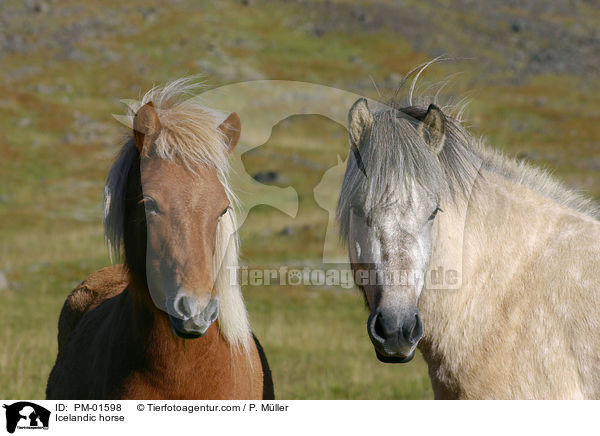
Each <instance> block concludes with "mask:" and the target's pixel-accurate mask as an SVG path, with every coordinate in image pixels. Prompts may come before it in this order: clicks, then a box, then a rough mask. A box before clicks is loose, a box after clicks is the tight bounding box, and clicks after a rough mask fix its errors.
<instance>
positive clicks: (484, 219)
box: [337, 99, 600, 399]
mask: <svg viewBox="0 0 600 436" xmlns="http://www.w3.org/2000/svg"><path fill="white" fill-rule="evenodd" d="M349 134H350V144H351V150H352V151H353V156H352V157H351V158H350V159H349V161H348V166H347V168H346V174H345V177H344V182H343V186H342V190H341V194H340V199H339V203H338V210H337V218H338V220H339V223H340V229H341V235H342V239H343V240H344V241H345V242H346V243H347V244H348V247H349V255H350V261H351V263H352V266H353V269H354V271H355V281H356V282H357V285H358V286H359V287H360V288H361V289H362V291H363V292H364V295H365V299H366V302H367V305H368V307H369V309H370V312H371V313H370V316H369V320H368V325H367V326H368V332H369V336H370V338H371V341H372V342H373V345H374V347H375V351H376V353H377V356H378V357H379V359H380V360H382V361H384V362H407V361H409V360H410V359H411V358H412V356H413V355H414V352H415V349H416V348H419V350H420V351H421V353H422V354H423V356H424V358H425V360H426V362H427V364H428V365H429V374H430V377H431V380H432V385H433V390H434V393H435V397H436V398H445V399H449V398H463V399H475V398H480V399H483V398H490V399H492V398H498V399H500V398H503V399H517V398H518V399H525V398H565V399H566V398H599V397H600V334H599V331H600V221H599V219H600V213H599V211H598V208H597V206H596V205H595V204H594V202H593V201H592V200H589V199H586V198H584V197H582V196H580V195H578V194H576V193H574V192H573V191H572V190H569V189H567V188H566V187H564V186H563V185H562V184H560V183H559V182H557V181H555V180H553V179H552V178H551V177H550V176H549V175H547V174H546V173H544V172H543V171H540V170H537V169H535V168H532V167H530V166H529V165H526V164H524V163H520V162H516V161H514V160H511V159H509V158H507V157H505V156H502V155H500V154H498V153H497V152H494V151H491V150H489V149H487V148H486V147H484V146H483V145H482V144H480V143H479V142H478V141H476V140H474V139H473V137H472V136H471V135H469V133H468V132H467V131H466V130H465V129H464V128H463V127H462V126H461V124H460V122H459V121H457V120H456V119H454V118H452V117H451V116H449V115H448V114H445V113H444V112H443V111H442V110H441V109H440V108H439V107H437V106H436V105H434V104H431V105H429V107H428V108H427V107H421V106H409V107H404V108H399V107H395V108H387V109H384V110H381V111H379V112H376V113H372V112H371V111H370V109H369V107H368V105H367V102H366V100H364V99H360V100H358V101H357V102H356V103H355V104H354V105H353V107H352V108H351V110H350V113H349Z"/></svg>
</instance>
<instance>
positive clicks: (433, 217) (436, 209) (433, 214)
mask: <svg viewBox="0 0 600 436" xmlns="http://www.w3.org/2000/svg"><path fill="white" fill-rule="evenodd" d="M438 212H443V210H442V209H440V207H439V206H438V207H436V208H435V210H434V211H433V212H432V213H431V215H430V216H429V221H432V220H433V219H435V216H436V215H437V214H438Z"/></svg>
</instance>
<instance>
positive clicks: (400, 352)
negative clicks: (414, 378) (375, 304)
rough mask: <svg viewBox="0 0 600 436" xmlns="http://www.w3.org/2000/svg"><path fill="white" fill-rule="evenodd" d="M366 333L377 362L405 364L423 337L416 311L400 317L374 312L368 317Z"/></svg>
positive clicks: (421, 325) (383, 312) (410, 358)
mask: <svg viewBox="0 0 600 436" xmlns="http://www.w3.org/2000/svg"><path fill="white" fill-rule="evenodd" d="M367 331H368V333H369V337H370V338H371V342H372V343H373V347H374V348H375V354H376V355H377V358H378V359H379V361H381V362H384V363H406V362H410V361H411V360H412V359H413V357H414V355H415V349H416V348H417V344H418V343H419V340H420V339H421V337H422V336H423V323H422V322H421V315H420V314H419V311H418V310H417V309H413V310H410V311H409V312H408V313H403V314H401V315H400V316H398V315H395V314H393V313H389V312H386V311H380V310H376V311H373V312H371V315H370V316H369V319H368V321H367Z"/></svg>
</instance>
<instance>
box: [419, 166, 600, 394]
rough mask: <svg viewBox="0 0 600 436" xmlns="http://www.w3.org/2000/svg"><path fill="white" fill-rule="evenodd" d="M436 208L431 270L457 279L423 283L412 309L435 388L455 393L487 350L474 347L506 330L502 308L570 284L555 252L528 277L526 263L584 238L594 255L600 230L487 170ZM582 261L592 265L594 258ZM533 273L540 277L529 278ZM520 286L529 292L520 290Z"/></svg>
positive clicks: (523, 307) (521, 306) (522, 306)
mask: <svg viewBox="0 0 600 436" xmlns="http://www.w3.org/2000/svg"><path fill="white" fill-rule="evenodd" d="M442 208H443V210H444V213H440V214H439V215H438V216H439V219H436V223H435V228H434V247H433V254H432V259H431V263H430V273H431V271H434V270H436V269H439V268H440V267H441V268H442V270H443V271H450V270H454V271H457V272H458V281H457V282H458V283H456V284H455V285H452V284H448V285H446V286H440V287H439V289H432V288H431V287H430V288H426V289H424V290H423V292H422V294H421V297H420V300H419V309H420V311H421V314H422V317H423V323H424V337H423V339H422V341H421V343H420V345H419V348H420V350H421V351H422V353H423V356H424V358H425V360H426V361H427V362H428V364H429V366H430V374H431V376H432V381H433V385H434V389H435V387H436V384H437V385H438V390H439V391H440V392H442V393H443V394H442V396H446V395H447V396H455V395H459V394H460V392H461V390H462V389H463V388H464V386H465V385H466V384H467V382H466V381H465V378H466V377H467V376H466V374H469V372H470V370H471V369H472V368H473V366H474V365H477V362H476V361H477V360H478V359H479V360H481V359H487V358H488V357H489V356H478V354H477V353H480V352H481V350H482V349H485V348H488V349H493V348H494V347H493V345H492V344H494V343H495V342H494V341H495V340H497V338H502V337H503V335H505V334H506V329H509V327H508V326H507V324H508V323H509V322H510V321H509V320H508V319H507V317H508V316H509V315H507V314H509V313H511V312H512V313H521V311H522V312H523V313H527V311H528V310H529V311H530V312H531V307H527V305H528V304H531V303H530V301H537V300H539V301H541V302H543V301H544V300H547V298H546V295H542V294H543V293H544V292H547V291H548V287H549V286H564V287H565V288H568V286H569V284H568V283H565V280H566V279H565V275H566V274H565V271H564V262H563V263H562V264H561V262H560V259H559V258H560V257H561V256H560V255H557V256H555V257H556V261H555V262H556V263H552V264H548V263H547V262H548V260H547V259H545V258H544V261H543V263H544V265H545V267H544V268H543V269H544V271H537V270H536V273H535V274H533V275H534V276H536V277H535V278H531V277H532V271H530V270H529V269H528V268H535V267H534V266H532V265H538V264H539V262H540V261H539V256H540V255H541V256H543V255H544V251H545V250H548V251H549V250H556V246H560V245H557V244H564V245H563V246H565V247H567V246H569V245H571V246H572V245H573V243H575V244H577V245H578V246H580V247H584V246H585V247H588V248H589V250H590V251H589V252H592V250H594V252H595V253H598V255H599V256H598V258H600V250H599V249H598V247H596V248H594V247H593V242H590V241H589V239H593V240H598V238H600V223H598V222H597V221H595V220H594V219H592V218H591V217H587V216H586V215H583V214H581V213H579V212H577V211H575V210H572V209H569V208H567V207H565V206H563V205H560V204H558V203H556V202H555V201H553V200H551V199H549V198H547V197H545V196H543V195H542V194H540V193H539V192H536V191H534V190H532V189H531V188H529V187H528V186H525V185H522V184H519V183H517V182H515V181H512V180H508V179H506V178H504V177H502V176H500V175H497V174H493V173H488V174H485V173H484V174H483V181H481V182H480V183H479V184H478V186H477V188H476V189H475V190H474V192H472V193H471V196H470V198H469V200H468V201H464V202H460V201H459V202H458V203H457V204H456V205H455V206H453V205H442ZM586 235H587V237H586ZM590 235H596V236H595V237H590ZM561 239H562V240H563V242H561ZM575 241H576V242H575ZM570 262H574V260H573V259H570ZM589 268H590V269H591V270H592V271H593V270H594V266H593V265H591V266H589ZM582 274H585V273H584V272H582ZM552 275H554V276H552ZM542 276H543V277H542ZM588 276H589V274H588ZM536 280H537V281H538V282H542V281H544V282H545V283H546V284H547V285H546V286H544V285H543V284H540V283H537V285H536ZM590 280H591V278H590ZM548 283H550V284H551V285H549V284H548ZM524 293H528V294H530V295H529V296H528V297H527V298H526V297H525V296H524ZM529 298H531V300H529ZM528 301H529V303H528ZM542 304H543V303H542ZM524 317H526V315H524ZM501 328H504V329H505V331H504V332H502V330H498V329H501ZM486 344H487V345H486ZM515 352H518V350H516V351H515ZM496 358H498V359H502V357H501V356H496ZM490 360H493V359H490ZM440 386H441V387H440Z"/></svg>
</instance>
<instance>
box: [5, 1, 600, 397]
mask: <svg viewBox="0 0 600 436" xmlns="http://www.w3.org/2000/svg"><path fill="white" fill-rule="evenodd" d="M5 3H6V4H3V8H4V7H6V8H11V7H13V6H15V5H20V3H21V2H18V1H16V0H14V1H8V2H5ZM418 5H419V4H418V3H416V2H415V6H418ZM419 7H421V6H419ZM52 8H53V11H55V12H57V13H56V14H54V15H52V18H50V19H49V18H48V17H45V16H44V15H43V14H42V15H34V14H25V13H23V14H21V15H17V16H15V17H13V18H12V19H11V20H10V23H8V24H9V25H11V26H14V29H13V31H14V32H18V31H20V30H19V29H20V28H21V27H22V25H23V22H25V21H28V22H29V23H30V24H29V26H33V27H35V28H36V29H41V31H42V35H41V36H39V35H38V36H36V37H34V36H31V37H28V38H30V39H31V41H30V42H36V41H39V40H43V39H44V37H46V36H47V37H48V38H51V35H53V34H55V33H56V32H59V31H61V29H64V28H67V27H69V26H71V25H74V24H75V23H79V24H80V25H81V26H82V27H89V26H93V22H94V20H93V18H95V17H101V18H102V20H101V21H102V22H103V23H112V24H107V25H106V27H105V28H103V29H104V30H103V31H98V32H97V33H96V34H94V35H93V37H82V38H79V39H75V43H74V44H75V48H77V49H78V50H80V51H81V52H82V53H83V54H84V55H85V56H86V59H85V60H84V61H77V60H69V59H64V56H61V51H60V48H59V47H54V46H44V45H41V46H39V47H37V48H35V49H32V50H31V51H29V52H27V53H8V54H5V56H4V57H3V58H2V60H1V62H2V68H3V72H6V78H4V80H3V81H1V82H0V96H1V98H0V271H3V272H4V273H5V274H6V276H7V278H8V280H9V282H10V285H9V287H8V289H4V290H0V331H1V333H0V398H41V397H43V395H44V389H45V382H46V379H47V376H48V373H49V371H50V369H51V366H52V364H53V361H54V359H55V357H56V325H57V319H58V314H59V310H60V307H61V305H62V303H63V301H64V298H65V297H66V295H67V294H68V292H69V291H70V290H71V289H72V288H73V286H74V285H75V284H77V283H79V282H80V281H81V280H83V279H84V278H85V277H86V276H87V275H88V274H89V273H91V272H92V271H94V270H95V269H98V268H100V267H102V266H105V265H107V264H108V263H109V259H108V256H107V250H106V247H105V246H104V243H103V237H102V225H101V214H102V207H101V202H102V192H103V191H102V185H103V180H104V178H105V176H106V173H107V171H108V168H109V166H110V163H111V160H112V158H113V155H114V153H115V152H116V151H117V150H118V146H119V144H120V141H121V137H122V135H123V133H124V130H123V127H122V126H121V125H120V124H118V123H117V122H116V121H115V120H114V119H113V118H112V115H111V114H120V113H123V111H124V108H123V106H122V105H121V104H120V103H119V99H121V98H137V97H138V96H139V95H140V92H141V91H142V90H146V89H148V88H149V87H151V86H152V85H153V84H155V83H160V82H164V81H166V80H170V79H174V78H178V77H181V76H184V75H187V74H196V73H202V72H203V70H202V68H201V67H200V66H199V65H205V64H207V65H209V67H211V69H209V71H208V73H209V74H210V73H211V72H212V75H210V76H209V79H210V83H211V84H213V85H217V84H222V83H227V82H233V81H236V80H246V79H249V78H254V77H256V75H259V76H262V77H265V78H270V79H291V80H300V81H302V80H303V81H314V82H317V83H321V84H326V85H332V86H340V87H343V88H347V89H349V90H351V91H356V92H361V93H363V94H365V95H368V96H370V97H374V96H376V95H377V93H376V91H375V89H374V88H373V86H372V85H371V84H370V80H369V79H368V78H369V75H371V76H372V77H373V78H374V79H375V81H376V82H377V83H378V84H379V83H381V82H382V81H383V79H384V78H385V77H387V76H388V75H390V74H391V73H404V72H406V71H408V70H410V69H411V68H412V67H414V66H415V65H417V64H419V63H421V62H423V61H424V60H427V59H428V56H426V55H425V54H423V53H420V52H417V51H414V50H413V49H412V48H411V47H410V45H409V44H408V42H407V41H406V40H404V39H402V37H401V36H399V34H397V33H394V32H392V31H391V30H390V29H387V28H385V27H382V28H379V29H371V30H369V31H364V32H363V31H362V30H361V29H360V28H356V29H352V31H349V30H336V31H328V32H326V33H325V34H323V35H320V36H317V35H314V34H312V33H311V32H309V31H307V28H306V27H305V24H306V23H310V20H311V19H312V18H314V17H311V14H312V13H313V12H311V10H310V7H308V8H307V7H304V6H303V5H299V4H294V3H290V4H283V5H278V6H277V7H266V8H265V7H262V6H261V5H257V6H256V7H251V8H246V7H243V6H241V5H240V4H239V2H234V1H228V2H219V3H211V4H207V2H202V4H198V3H195V2H191V1H186V2H184V4H180V5H179V6H177V7H173V8H163V7H162V6H161V3H160V2H158V1H149V2H148V1H144V2H142V1H141V0H140V1H138V2H137V3H136V4H132V5H128V6H127V7H123V6H122V2H117V1H108V2H103V3H102V5H101V6H100V5H94V4H92V3H86V4H85V5H84V4H83V3H81V2H75V1H74V0H65V1H63V2H60V6H58V4H56V5H54V4H53V6H52ZM152 9H154V10H155V11H156V13H155V14H154V15H153V14H152V13H146V14H144V13H141V12H140V11H146V12H148V11H150V12H151V10H152ZM61 11H62V12H63V13H58V12H61ZM590 16H592V15H590ZM446 21H447V23H444V25H443V26H442V27H441V28H440V29H438V30H439V34H440V35H441V37H443V34H444V32H456V31H460V25H458V26H457V25H456V23H459V24H461V23H462V24H461V25H472V24H473V23H475V22H476V21H477V20H476V17H474V16H473V15H472V14H466V15H460V16H450V15H449V16H448V18H447V20H446ZM457 29H458V30H457ZM9 31H10V29H9ZM482 31H485V29H482ZM465 43H468V42H465ZM108 52H110V53H108ZM111 53H112V54H111ZM474 53H475V54H476V55H477V56H480V57H486V56H489V57H490V58H494V59H497V58H498V57H499V56H505V54H503V53H494V52H491V51H490V50H488V51H487V52H486V47H476V48H474ZM199 62H200V63H199ZM32 68H33V69H32ZM458 69H459V70H462V71H464V73H465V74H464V75H463V76H462V77H463V78H464V81H462V82H461V79H460V78H459V79H457V80H456V86H455V87H454V89H452V91H451V92H453V93H454V94H456V95H463V94H465V93H467V92H468V93H469V95H470V101H471V103H470V106H469V109H468V110H467V113H466V119H467V121H468V122H469V124H470V125H471V128H472V131H473V133H474V134H475V135H483V136H485V137H486V138H487V142H488V143H489V144H490V145H492V146H494V147H496V148H499V149H502V150H504V151H506V152H507V153H509V154H519V153H526V154H527V156H528V157H529V159H531V160H533V162H534V164H537V165H543V166H546V167H549V168H551V169H553V170H554V171H555V174H556V175H557V177H559V178H561V179H563V180H565V181H566V182H567V183H568V184H570V185H571V186H573V187H576V188H578V189H581V190H583V191H586V192H589V193H591V194H592V195H594V196H596V197H600V174H599V173H600V172H599V171H598V170H597V166H596V167H594V166H590V165H589V164H588V163H589V162H590V159H591V158H597V157H598V156H599V155H600V148H599V147H600V137H599V130H598V124H597V120H598V110H597V101H596V100H597V98H596V97H597V95H598V91H599V88H600V84H599V83H598V82H591V83H590V82H589V81H588V82H585V83H584V82H583V81H582V80H581V79H577V78H574V77H567V76H537V77H531V78H529V79H528V80H525V81H521V82H519V84H518V85H506V84H505V85H500V84H498V83H501V82H502V81H501V80H499V79H501V78H499V77H493V79H494V83H495V84H494V85H488V84H486V80H487V79H486V77H480V71H479V69H478V68H477V64H476V63H474V62H472V63H468V62H467V63H461V64H460V68H458ZM456 70H457V67H456V66H454V65H453V64H444V65H440V66H436V67H434V68H432V69H431V71H430V72H428V73H427V75H426V76H425V81H424V82H423V84H424V85H425V86H426V85H427V84H429V83H431V82H434V81H436V80H439V79H440V78H443V77H444V76H446V75H448V74H451V73H454V72H456ZM204 72H206V71H204ZM466 83H469V84H470V85H469V88H467V85H465V84H466ZM473 84H474V85H473ZM44 89H46V90H44ZM48 89H50V90H49V91H48ZM380 91H381V92H382V93H383V94H384V95H390V94H391V92H392V91H393V84H388V86H387V87H386V86H383V85H380ZM541 98H543V101H541V100H540V99H541ZM242 123H244V120H242ZM242 138H243V137H242ZM347 147H348V143H347V138H346V133H345V131H344V129H343V128H341V127H340V126H338V125H336V124H334V123H332V122H330V121H327V120H326V119H324V118H322V117H318V116H295V117H291V118H289V119H287V120H284V121H282V122H281V123H279V124H278V125H277V126H275V127H274V128H273V132H272V136H271V138H270V139H269V140H268V141H267V143H266V144H265V145H263V146H262V147H260V150H257V151H256V152H250V153H247V154H245V155H244V156H243V162H244V165H245V166H246V169H247V171H248V172H249V173H250V174H253V173H255V172H257V171H259V170H277V171H279V172H280V173H281V174H282V176H284V178H285V181H284V182H282V183H280V184H279V185H280V186H291V187H293V188H294V189H295V190H296V192H297V193H298V195H299V211H298V216H297V218H296V219H291V218H289V217H287V216H286V215H284V214H283V213H281V212H279V211H277V210H275V209H273V208H271V207H268V206H258V207H256V208H254V209H253V210H252V211H251V213H250V215H249V217H248V219H247V220H246V222H245V224H244V226H243V228H242V230H241V239H242V255H243V261H244V262H246V263H249V264H254V265H262V266H265V267H269V266H271V265H279V264H281V263H284V262H290V263H291V262H292V261H294V262H298V263H302V262H305V263H314V262H316V261H318V260H319V259H320V257H321V250H322V248H323V237H324V232H325V229H326V226H327V219H328V215H327V213H326V212H325V211H324V210H323V209H321V208H320V207H319V206H318V205H317V203H316V202H315V200H314V198H313V189H314V187H315V186H316V185H317V184H319V182H320V180H321V177H322V175H323V172H324V171H325V170H326V169H327V168H330V167H332V166H334V165H336V163H337V157H338V155H339V156H341V157H342V159H343V158H345V156H346V154H347V151H348V150H347ZM297 158H300V159H301V160H302V161H308V162H311V163H312V164H311V165H303V164H299V163H298V161H297ZM336 195H337V193H336V187H335V186H331V187H329V191H328V192H327V196H328V197H331V198H335V197H336ZM286 228H291V229H292V231H290V232H282V230H283V229H286ZM336 250H337V251H336V253H337V254H339V256H342V257H343V256H344V255H345V253H344V250H343V249H342V248H341V247H337V248H336ZM244 291H245V295H246V301H247V305H248V309H249V312H250V316H251V320H252V325H253V328H254V330H255V331H256V333H257V335H258V336H259V338H260V340H261V342H262V343H263V346H264V347H265V349H266V351H267V354H268V357H269V361H270V363H271V366H272V369H273V374H274V377H275V383H276V389H277V395H278V397H280V398H288V399H293V398H431V396H432V392H431V386H430V383H429V380H428V377H427V371H426V367H425V365H424V363H423V361H422V360H421V359H420V356H417V357H416V358H415V361H413V362H411V363H410V364H406V365H384V364H381V363H379V362H378V361H377V360H376V358H375V356H374V353H373V350H372V346H371V345H370V342H369V340H368V337H367V334H366V331H365V321H366V317H367V313H366V310H365V309H364V307H363V303H362V299H361V297H360V296H359V295H358V293H357V291H355V290H350V291H348V290H341V289H338V290H336V289H319V288H318V287H311V288H304V287H286V288H282V287H275V286H273V287H264V288H259V287H247V288H246V289H245V290H244Z"/></svg>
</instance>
